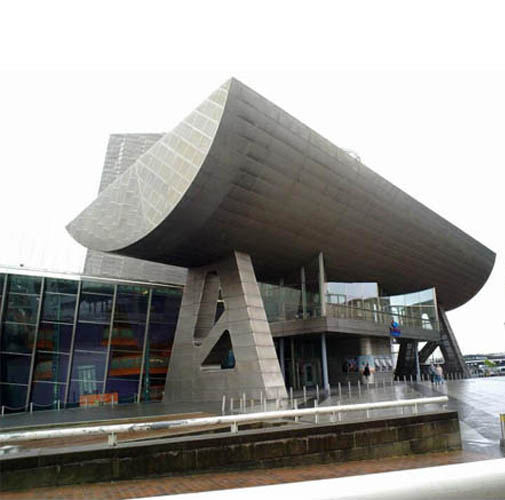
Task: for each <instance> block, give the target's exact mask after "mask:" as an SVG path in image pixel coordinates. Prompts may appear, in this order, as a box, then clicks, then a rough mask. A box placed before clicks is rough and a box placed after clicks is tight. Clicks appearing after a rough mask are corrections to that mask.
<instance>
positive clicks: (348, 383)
mask: <svg viewBox="0 0 505 500" xmlns="http://www.w3.org/2000/svg"><path fill="white" fill-rule="evenodd" d="M347 385H348V387H349V397H351V381H350V380H348V381H347Z"/></svg>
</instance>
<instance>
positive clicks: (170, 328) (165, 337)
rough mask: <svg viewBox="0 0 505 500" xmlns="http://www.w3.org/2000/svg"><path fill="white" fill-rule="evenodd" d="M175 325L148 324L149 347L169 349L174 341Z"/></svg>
mask: <svg viewBox="0 0 505 500" xmlns="http://www.w3.org/2000/svg"><path fill="white" fill-rule="evenodd" d="M174 335H175V325H160V324H156V323H150V324H149V332H148V338H149V348H150V349H155V350H162V351H164V350H170V349H171V348H172V344H173V342H174Z"/></svg>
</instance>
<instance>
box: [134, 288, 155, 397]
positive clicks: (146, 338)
mask: <svg viewBox="0 0 505 500" xmlns="http://www.w3.org/2000/svg"><path fill="white" fill-rule="evenodd" d="M152 299H153V289H152V288H150V289H149V297H148V299H147V315H146V327H145V329H144V344H143V346H142V360H141V362H140V377H139V385H138V390H137V403H140V399H141V394H142V381H143V378H144V370H145V364H146V359H147V357H148V356H150V353H149V352H148V345H149V326H150V325H149V323H150V321H151V304H152ZM149 347H150V345H149ZM148 372H149V368H148ZM148 372H147V374H146V380H145V381H144V399H146V397H148V396H149V385H150V378H149V373H148Z"/></svg>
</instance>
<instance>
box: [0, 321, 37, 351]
mask: <svg viewBox="0 0 505 500" xmlns="http://www.w3.org/2000/svg"><path fill="white" fill-rule="evenodd" d="M35 328H36V327H35V326H33V325H20V324H16V323H4V325H3V331H2V351H9V352H24V353H31V352H32V350H33V339H34V338H35Z"/></svg>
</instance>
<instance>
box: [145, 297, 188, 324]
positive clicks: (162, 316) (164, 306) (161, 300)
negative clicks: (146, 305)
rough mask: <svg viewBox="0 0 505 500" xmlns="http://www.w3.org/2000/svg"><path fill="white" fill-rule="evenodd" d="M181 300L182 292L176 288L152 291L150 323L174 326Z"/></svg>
mask: <svg viewBox="0 0 505 500" xmlns="http://www.w3.org/2000/svg"><path fill="white" fill-rule="evenodd" d="M181 298H182V290H180V289H178V288H166V289H158V288H157V289H153V296H152V299H151V322H152V323H167V324H176V323H177V317H178V316H179V309H180V307H181Z"/></svg>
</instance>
